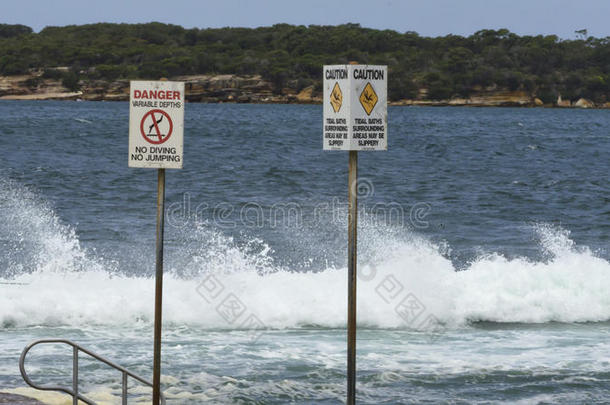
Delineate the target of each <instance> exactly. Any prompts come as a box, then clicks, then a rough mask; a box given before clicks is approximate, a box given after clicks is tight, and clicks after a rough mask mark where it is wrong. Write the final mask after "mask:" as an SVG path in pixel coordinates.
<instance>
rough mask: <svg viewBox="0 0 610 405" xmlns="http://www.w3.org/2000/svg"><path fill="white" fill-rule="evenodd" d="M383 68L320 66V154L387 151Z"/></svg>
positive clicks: (385, 92)
mask: <svg viewBox="0 0 610 405" xmlns="http://www.w3.org/2000/svg"><path fill="white" fill-rule="evenodd" d="M387 73H388V70H387V67H386V66H372V65H330V66H324V118H323V120H324V122H323V144H324V150H387V145H388V141H387V134H388V129H387V126H388V125H387V124H388V113H387V111H388V108H387V77H388V74H387Z"/></svg>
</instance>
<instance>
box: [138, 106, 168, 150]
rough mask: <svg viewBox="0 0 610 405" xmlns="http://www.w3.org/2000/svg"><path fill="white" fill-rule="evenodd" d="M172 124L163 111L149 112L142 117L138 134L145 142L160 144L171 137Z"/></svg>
mask: <svg viewBox="0 0 610 405" xmlns="http://www.w3.org/2000/svg"><path fill="white" fill-rule="evenodd" d="M173 129H174V124H173V123H172V119H171V118H170V116H169V114H168V113H166V112H165V111H163V110H150V111H149V112H147V113H146V114H144V116H143V117H142V122H141V123H140V132H141V133H142V136H143V137H144V139H146V141H147V142H149V143H152V144H156V145H158V144H161V143H163V142H165V141H167V140H168V139H169V137H170V136H171V135H172V131H173Z"/></svg>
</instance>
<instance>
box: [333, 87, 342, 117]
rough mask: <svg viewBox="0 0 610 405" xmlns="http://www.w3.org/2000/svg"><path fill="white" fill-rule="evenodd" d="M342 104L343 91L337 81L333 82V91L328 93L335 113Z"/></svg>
mask: <svg viewBox="0 0 610 405" xmlns="http://www.w3.org/2000/svg"><path fill="white" fill-rule="evenodd" d="M342 104H343V92H342V91H341V87H339V83H335V87H333V91H332V92H331V93H330V105H332V106H333V110H335V112H336V113H337V112H339V110H340V109H341V105H342Z"/></svg>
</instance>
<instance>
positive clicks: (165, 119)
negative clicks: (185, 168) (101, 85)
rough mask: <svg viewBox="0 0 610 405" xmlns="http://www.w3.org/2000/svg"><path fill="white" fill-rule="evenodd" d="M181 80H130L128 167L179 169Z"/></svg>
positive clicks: (181, 103)
mask: <svg viewBox="0 0 610 405" xmlns="http://www.w3.org/2000/svg"><path fill="white" fill-rule="evenodd" d="M183 136H184V83H183V82H167V81H132V82H131V90H130V95H129V167H148V168H154V169H182V143H183Z"/></svg>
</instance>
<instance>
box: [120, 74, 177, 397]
mask: <svg viewBox="0 0 610 405" xmlns="http://www.w3.org/2000/svg"><path fill="white" fill-rule="evenodd" d="M129 103H130V105H129V167H144V168H152V169H158V173H157V232H156V244H155V253H156V266H155V331H154V361H153V405H159V404H160V398H161V324H162V314H163V310H162V308H163V229H164V224H165V169H182V154H183V153H182V152H183V137H184V83H182V82H168V81H132V82H131V89H130V97H129Z"/></svg>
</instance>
